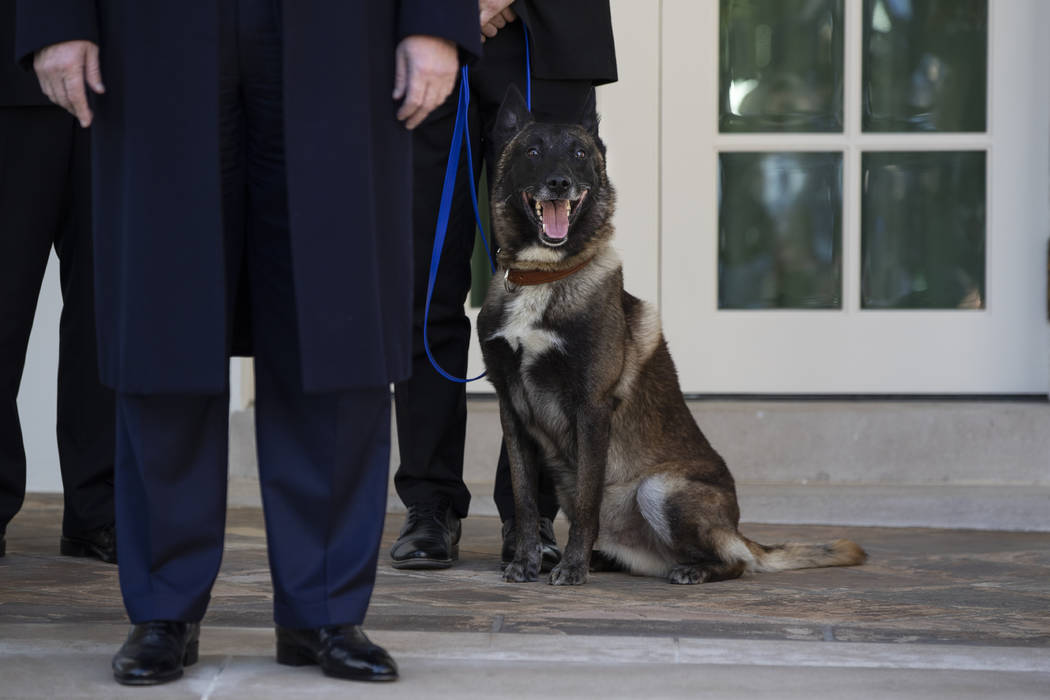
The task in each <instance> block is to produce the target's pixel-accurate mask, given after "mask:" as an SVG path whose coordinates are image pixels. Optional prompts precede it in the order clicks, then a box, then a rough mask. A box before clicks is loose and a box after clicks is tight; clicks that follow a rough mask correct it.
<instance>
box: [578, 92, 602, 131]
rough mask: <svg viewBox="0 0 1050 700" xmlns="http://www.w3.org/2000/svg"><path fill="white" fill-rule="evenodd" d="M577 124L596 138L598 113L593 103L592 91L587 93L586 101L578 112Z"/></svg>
mask: <svg viewBox="0 0 1050 700" xmlns="http://www.w3.org/2000/svg"><path fill="white" fill-rule="evenodd" d="M578 121H579V124H580V126H582V127H583V128H584V129H586V130H587V132H588V133H589V134H590V135H591V136H593V137H594V138H595V139H597V138H598V111H597V109H596V107H595V102H594V89H593V88H592V89H591V90H590V91H589V92H588V93H587V101H586V102H584V104H583V109H582V110H581V111H580V118H579V120H578Z"/></svg>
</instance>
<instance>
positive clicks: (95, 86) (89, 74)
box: [84, 44, 106, 95]
mask: <svg viewBox="0 0 1050 700" xmlns="http://www.w3.org/2000/svg"><path fill="white" fill-rule="evenodd" d="M84 78H85V79H86V80H87V84H88V85H90V86H91V89H92V90H94V91H95V92H96V93H98V94H99V95H101V94H102V93H104V92H105V91H106V86H105V85H103V84H102V66H101V65H100V64H99V60H98V46H97V45H95V44H89V45H88V49H87V60H86V63H85V65H84Z"/></svg>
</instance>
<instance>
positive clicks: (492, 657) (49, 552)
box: [0, 495, 1050, 699]
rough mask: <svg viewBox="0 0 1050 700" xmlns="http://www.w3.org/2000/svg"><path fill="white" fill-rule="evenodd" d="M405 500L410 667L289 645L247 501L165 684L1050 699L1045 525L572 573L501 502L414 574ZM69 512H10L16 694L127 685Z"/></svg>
mask: <svg viewBox="0 0 1050 700" xmlns="http://www.w3.org/2000/svg"><path fill="white" fill-rule="evenodd" d="M401 517H402V516H400V515H391V516H389V517H388V520H387V527H386V532H385V536H384V543H383V553H382V555H381V558H380V564H379V573H378V579H377V584H376V590H375V594H374V596H373V599H372V606H371V610H370V613H369V616H368V619H367V621H366V628H367V630H368V631H369V632H370V634H372V636H373V638H375V639H376V640H377V641H380V642H381V643H384V644H386V645H387V646H388V647H389V648H391V650H392V651H394V652H395V656H396V658H398V659H399V661H400V663H401V666H402V676H403V679H402V681H401V682H399V683H396V684H392V685H389V686H383V687H382V688H379V687H377V686H372V685H362V684H346V683H344V684H339V683H337V682H335V681H330V680H328V679H323V678H322V677H321V676H320V675H319V674H318V673H317V671H316V669H286V668H284V667H279V666H277V665H276V664H273V663H272V661H271V659H272V631H271V630H272V622H271V614H270V605H271V595H270V581H269V575H268V572H267V564H266V545H265V539H264V533H263V523H262V515H261V513H260V511H259V510H258V509H255V508H235V509H232V510H231V511H230V513H229V518H228V523H227V540H226V554H225V558H224V561H223V566H222V571H221V573H220V575H219V580H218V581H217V583H216V585H215V588H214V591H213V598H212V602H211V606H210V609H209V612H208V615H207V617H206V619H205V621H204V626H203V629H202V634H201V655H202V657H201V663H200V664H198V665H196V666H194V667H191V668H190V669H188V671H187V678H186V679H184V680H183V681H179V682H178V683H175V684H171V685H169V686H164V687H163V688H157V689H152V690H150V691H148V692H149V693H150V697H151V698H154V697H208V698H211V697H252V698H256V699H258V698H261V697H271V696H272V697H297V696H300V695H301V696H304V697H305V696H310V697H313V696H317V697H327V696H328V694H330V693H336V692H338V693H339V694H340V696H343V695H345V694H351V696H353V695H358V694H361V693H366V696H369V697H371V696H373V695H374V696H375V697H420V696H421V695H417V694H416V693H417V691H420V689H421V688H423V687H425V688H426V689H427V691H426V695H428V696H430V697H474V696H477V697H481V696H486V697H549V695H550V694H551V693H550V687H554V685H552V684H556V687H558V688H560V689H561V691H560V692H558V693H556V694H557V695H559V696H560V697H592V696H594V695H598V694H601V695H605V696H608V697H638V696H639V695H638V693H639V692H641V693H643V695H644V694H645V693H648V696H649V697H698V696H699V695H698V694H697V692H698V691H697V688H698V687H700V686H697V685H696V683H701V684H702V685H703V687H704V688H706V689H707V690H708V691H709V696H712V697H723V696H726V697H736V696H743V695H741V693H742V692H743V689H744V687H745V686H746V687H747V688H749V690H748V691H747V693H744V695H748V696H749V697H796V696H797V697H846V696H847V695H848V696H850V697H986V696H987V695H988V694H996V695H997V696H998V697H1043V698H1048V697H1050V533H1017V532H989V531H965V530H933V529H917V528H871V527H839V526H803V525H746V526H744V527H742V530H743V531H744V533H745V534H747V535H748V536H749V537H751V538H753V539H756V540H758V541H760V542H764V543H774V542H779V541H786V540H799V541H825V540H830V539H834V538H838V537H847V538H850V539H853V540H855V541H856V542H858V543H860V544H861V545H862V546H863V547H864V548H865V549H866V550H867V551H868V553H869V555H870V560H869V562H868V563H867V564H865V565H864V566H860V567H853V568H839V569H820V570H805V571H794V572H784V573H778V574H759V575H753V576H747V577H744V578H742V579H738V580H735V581H725V582H720V583H711V584H704V585H700V586H673V585H669V584H667V583H665V582H664V581H661V580H657V579H652V578H642V577H635V576H629V575H626V574H619V573H599V574H592V576H591V580H590V582H589V583H588V584H587V585H585V586H581V587H572V588H569V587H552V586H549V585H546V584H545V583H532V584H507V583H503V582H502V581H501V580H500V577H499V554H498V553H499V537H498V535H499V523H498V520H497V519H495V518H492V517H472V518H468V519H467V520H465V521H464V530H463V539H462V542H461V553H460V558H461V561H460V563H459V564H458V565H457V566H456V567H454V568H451V569H448V570H444V571H430V572H420V571H416V572H412V571H397V570H395V569H393V568H391V567H390V565H389V559H388V557H387V554H386V552H387V550H388V549H389V545H390V543H391V542H392V541H393V538H394V537H395V536H396V533H397V530H398V528H399V527H400V524H401ZM60 518H61V500H60V497H57V496H43V495H37V496H31V497H30V498H28V499H27V502H26V505H25V507H24V509H23V512H22V513H20V514H19V516H18V517H17V518H16V519H15V520H14V521H13V522H12V523H11V525H10V526H9V528H8V553H7V556H6V557H4V558H2V559H0V698H15V697H20V698H21V697H25V698H30V697H33V698H36V697H122V696H123V695H124V694H126V693H127V692H128V689H125V688H121V687H119V686H116V685H115V684H113V683H112V681H111V680H110V679H109V676H108V673H109V671H108V657H109V655H111V654H112V652H113V651H114V650H115V649H116V647H117V646H119V643H120V641H121V640H122V637H123V634H124V631H125V629H126V622H125V618H124V612H123V608H122V606H121V602H120V595H119V588H118V581H117V570H116V567H113V566H109V565H105V564H102V563H99V562H95V561H88V560H78V559H70V558H66V557H61V556H59V555H58V553H57V550H58V539H59V521H60ZM559 527H560V531H559V541H564V540H565V535H566V533H565V524H564V523H559ZM574 669H575V670H574ZM807 669H808V672H807ZM78 674H80V675H78ZM436 678H439V679H441V680H440V681H435V679H436ZM78 679H79V680H78ZM417 682H418V683H425V685H422V686H421V685H414V683H417ZM333 684H334V685H333ZM289 687H294V689H295V692H293V693H292V694H291V695H289V694H287V693H288V688H289ZM282 688H284V689H285V690H281V689H282ZM927 690H929V692H931V693H933V694H932V695H930V694H925V693H926V691H927ZM366 691H367V692H366ZM949 691H951V692H949ZM138 692H139V693H141V692H142V691H141V690H140V691H138ZM723 692H724V695H722V694H720V693H723ZM842 693H847V695H843V694H842ZM943 693H948V694H943ZM130 694H135V693H134V692H133V691H131V692H130Z"/></svg>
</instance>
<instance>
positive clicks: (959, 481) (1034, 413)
mask: <svg viewBox="0 0 1050 700" xmlns="http://www.w3.org/2000/svg"><path fill="white" fill-rule="evenodd" d="M690 408H691V410H692V411H693V414H694V416H695V417H696V419H697V422H698V423H699V424H700V426H701V427H702V428H703V430H704V432H705V434H706V435H707V436H708V438H709V440H710V441H711V443H712V444H713V445H714V446H715V448H716V449H718V450H719V452H721V454H722V455H723V456H724V457H725V459H726V461H727V462H728V463H729V465H730V469H731V470H732V471H733V474H734V475H735V477H736V479H737V483H738V493H739V497H740V503H741V512H742V517H743V519H744V520H745V521H749V522H759V523H785V524H791V523H798V524H804V523H809V524H834V525H851V524H852V525H883V526H900V527H904V526H921V527H948V528H974V529H1003V530H1032V531H1050V404H1048V403H1046V402H1037V401H1027V402H1024V401H1018V402H1009V401H794V400H793V401H750V400H745V401H704V400H698V401H691V402H690ZM253 420H254V416H253V412H252V411H251V410H250V409H249V410H248V411H241V412H236V413H235V414H234V415H233V416H231V456H230V462H231V468H230V469H231V472H230V473H231V483H232V488H231V501H232V502H233V503H236V504H241V505H257V504H258V502H259V497H258V485H257V477H256V467H255V447H254V431H253V427H252V425H253ZM393 433H394V434H393V435H392V439H393V445H394V448H393V450H392V453H391V476H392V475H393V472H394V471H395V470H396V468H397V465H398V461H399V458H398V452H397V435H396V431H393ZM500 440H501V431H500V427H499V409H498V404H497V403H496V401H495V400H493V399H486V398H472V399H471V400H469V401H468V418H467V443H466V455H465V459H464V479H465V480H466V482H467V484H468V486H469V487H470V490H471V494H472V495H473V500H472V503H471V512H472V513H473V514H477V515H495V514H496V510H495V505H494V503H493V501H492V483H493V475H494V473H495V464H496V459H497V455H498V454H499V445H500ZM389 508H390V510H391V512H398V511H399V510H402V506H401V504H400V501H399V500H398V499H397V497H396V495H394V494H393V489H391V497H390V501H389Z"/></svg>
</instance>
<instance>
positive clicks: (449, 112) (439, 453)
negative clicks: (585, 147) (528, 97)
mask: <svg viewBox="0 0 1050 700" xmlns="http://www.w3.org/2000/svg"><path fill="white" fill-rule="evenodd" d="M484 51H485V55H484V58H483V59H482V60H481V61H480V62H479V63H478V65H477V66H475V67H472V68H471V71H470V83H471V84H470V94H471V103H470V115H469V126H470V139H471V146H472V148H473V151H472V157H473V161H474V169H475V170H474V172H473V173H470V177H473V178H474V181H475V184H476V183H477V182H478V180H479V179H480V177H481V168H482V167H486V168H488V170H489V182H492V172H491V171H492V168H493V166H494V164H495V162H496V156H497V155H498V154H496V153H494V152H493V145H492V143H491V141H490V139H489V138H488V135H489V134H490V133H491V130H492V125H493V123H494V122H495V119H496V114H497V112H498V111H499V106H500V104H501V102H502V101H503V97H504V95H505V94H506V92H507V88H508V86H510V85H516V86H517V87H518V89H519V90H520V91H521V93H522V94H523V95H524V94H525V38H524V33H523V31H522V28H521V24H520V22H515V23H513V24H511V25H508V26H507V27H505V28H504V29H503V30H502V31H500V33H499V34H498V35H496V37H495V38H493V39H489V40H488V41H486V42H485V44H484ZM593 90H594V87H593V86H592V84H591V82H590V81H582V80H538V79H535V78H534V79H533V81H532V112H533V115H534V116H535V117H536V118H537V119H538V120H540V121H551V122H569V123H572V122H576V121H578V120H579V118H580V116H581V112H582V109H583V106H584V104H585V103H586V99H587V97H588V95H589V94H590V93H591V91H593ZM457 97H458V94H457V92H453V93H452V95H451V96H450V97H449V99H448V100H446V101H445V103H444V104H443V105H442V106H441V107H439V108H438V109H437V110H435V111H434V112H433V113H432V114H431V115H430V116H429V117H428V118H427V120H426V121H425V122H423V124H421V125H420V126H419V127H418V128H417V129H416V130H415V133H414V136H413V141H412V148H413V159H414V163H413V188H414V190H413V197H414V199H413V206H412V218H413V235H414V240H413V245H414V250H415V252H414V258H415V260H414V272H413V274H414V283H415V298H414V302H413V328H412V331H413V340H412V377H411V378H410V379H408V380H407V381H404V382H400V383H398V384H397V385H396V386H395V395H396V403H397V410H396V417H397V436H398V443H399V445H400V448H401V464H400V466H399V467H398V470H397V473H396V474H395V477H394V484H395V487H396V488H397V493H398V495H399V496H400V497H401V500H402V501H403V502H405V503H406V504H407V503H418V502H423V501H433V500H436V499H439V498H448V499H450V500H451V503H452V508H453V510H454V511H455V512H456V513H457V514H458V515H459V516H460V517H466V515H467V511H468V508H469V506H470V492H469V491H468V490H467V487H466V485H465V484H464V483H463V449H464V448H463V443H464V439H465V436H466V428H467V404H466V388H465V386H464V385H463V384H457V383H455V382H450V381H449V380H447V379H445V378H444V377H442V376H441V375H439V374H438V373H437V372H436V371H434V368H433V367H431V365H430V361H429V359H428V358H427V356H426V353H425V352H424V350H423V312H424V307H425V304H426V291H427V280H428V277H429V272H430V254H431V250H432V249H433V246H434V225H435V223H436V221H437V211H438V205H439V202H440V200H441V186H442V181H443V178H444V173H445V165H446V163H447V161H448V152H449V147H450V144H451V141H452V128H453V124H454V122H455V118H456V104H457ZM483 164H484V166H483ZM459 167H460V172H459V176H458V180H457V183H458V185H457V187H456V192H455V197H454V198H453V201H452V212H451V215H450V218H449V225H448V234H447V237H446V239H445V248H444V251H443V253H442V257H441V267H440V269H439V271H438V278H437V281H436V283H435V285H434V293H433V297H432V299H431V306H430V324H429V326H428V328H427V336H428V339H429V341H430V348H431V351H432V352H433V353H434V357H435V359H437V361H438V363H439V364H440V365H441V366H442V367H444V368H445V369H446V370H447V371H448V372H450V373H452V374H454V375H456V376H459V377H463V376H466V371H467V350H468V346H469V343H470V321H469V320H468V319H467V317H466V315H465V314H464V311H463V304H464V303H465V301H466V298H467V294H468V293H469V291H470V258H471V254H472V252H473V248H474V229H475V223H474V212H473V208H472V206H471V202H470V193H469V191H468V188H467V183H466V178H467V177H468V175H467V164H466V158H465V157H461V158H460V166H459ZM493 457H495V455H493ZM494 496H495V500H496V507H497V508H498V509H499V513H500V517H501V518H502V519H504V520H506V519H508V518H511V517H513V516H514V495H513V492H512V490H511V483H510V467H509V463H508V461H507V455H506V449H505V448H504V449H502V450H501V452H500V457H499V460H498V464H497V468H496V486H495V493H494ZM539 505H540V513H541V515H545V516H547V517H553V516H554V514H555V513H557V511H558V504H557V498H556V496H555V494H554V488H553V483H551V482H550V481H549V480H546V479H544V480H542V481H541V482H540V494H539Z"/></svg>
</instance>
